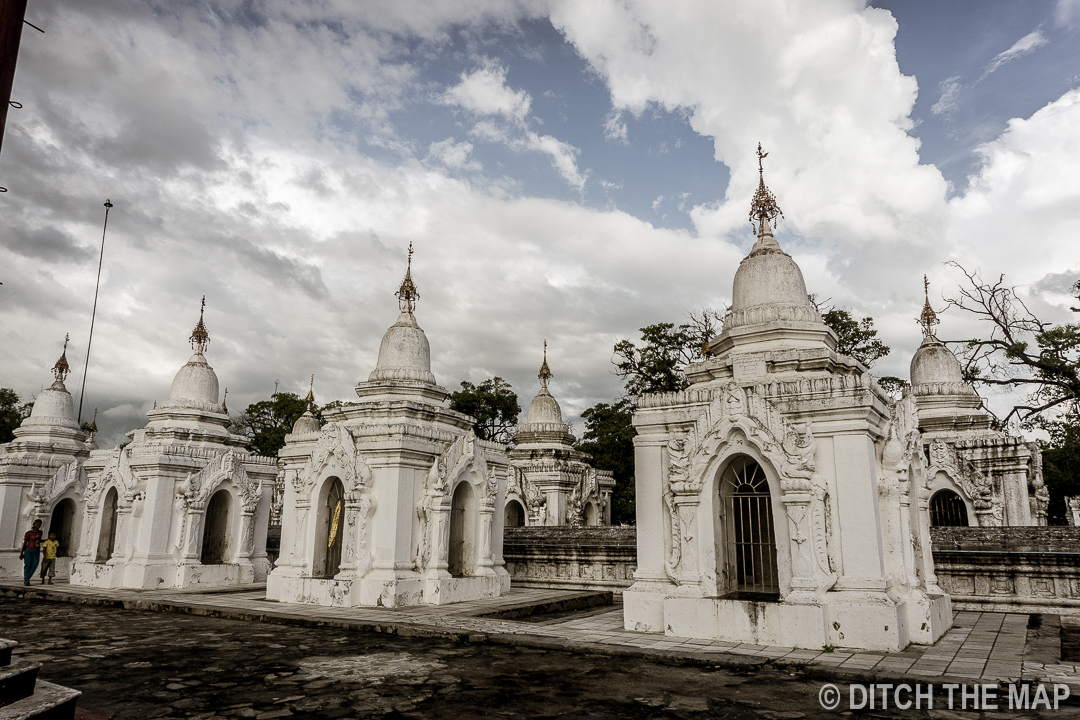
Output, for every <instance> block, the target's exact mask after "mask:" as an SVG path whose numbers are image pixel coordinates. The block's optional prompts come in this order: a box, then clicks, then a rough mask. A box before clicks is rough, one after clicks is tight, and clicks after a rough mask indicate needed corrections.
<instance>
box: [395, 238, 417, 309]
mask: <svg viewBox="0 0 1080 720" xmlns="http://www.w3.org/2000/svg"><path fill="white" fill-rule="evenodd" d="M412 254H413V249H412V243H411V242H410V243H409V265H408V267H407V268H406V269H405V279H404V280H402V281H401V287H400V288H398V291H397V292H396V293H394V295H395V296H397V299H398V306H399V307H400V308H401V312H410V313H411V312H412V311H413V310H415V309H416V301H417V300H419V299H420V293H419V292H417V291H416V283H414V282H413V279H412Z"/></svg>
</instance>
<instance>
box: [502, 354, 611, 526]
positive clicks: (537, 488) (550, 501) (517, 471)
mask: <svg viewBox="0 0 1080 720" xmlns="http://www.w3.org/2000/svg"><path fill="white" fill-rule="evenodd" d="M538 377H539V378H540V392H538V393H537V394H536V397H534V398H533V400H532V402H531V403H529V412H528V415H526V419H525V424H524V425H522V426H520V427H519V428H518V431H517V433H516V434H515V435H514V447H513V449H512V450H510V464H511V465H512V466H513V469H514V472H513V473H512V474H511V476H510V479H509V481H508V485H507V489H506V507H505V524H506V527H523V526H526V525H529V526H536V525H547V526H553V525H568V526H571V527H581V526H596V525H610V524H611V494H612V491H613V490H614V489H615V478H614V477H613V476H612V474H611V472H610V471H608V470H597V469H595V468H594V467H593V466H592V465H591V464H590V461H591V460H592V457H591V456H590V455H589V454H588V453H583V452H581V451H580V450H577V449H576V448H574V436H573V435H571V434H570V427H569V426H568V425H566V424H565V423H564V422H563V418H562V408H560V407H559V403H558V401H556V400H555V398H554V397H553V396H552V395H551V392H550V391H549V390H548V382H549V381H550V380H551V378H552V373H551V368H550V367H548V362H547V341H546V340H545V341H544V361H543V364H542V365H541V366H540V373H539V375H538Z"/></svg>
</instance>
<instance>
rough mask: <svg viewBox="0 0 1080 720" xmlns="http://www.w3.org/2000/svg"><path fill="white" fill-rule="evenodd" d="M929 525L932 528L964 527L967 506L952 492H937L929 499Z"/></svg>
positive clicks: (966, 522) (966, 517) (966, 520)
mask: <svg viewBox="0 0 1080 720" xmlns="http://www.w3.org/2000/svg"><path fill="white" fill-rule="evenodd" d="M930 524H931V525H933V526H934V527H962V526H966V525H967V524H968V516H967V506H966V505H964V501H963V500H962V499H961V498H960V496H959V495H957V494H956V493H954V492H953V491H952V490H939V491H938V492H936V493H934V497H932V498H930Z"/></svg>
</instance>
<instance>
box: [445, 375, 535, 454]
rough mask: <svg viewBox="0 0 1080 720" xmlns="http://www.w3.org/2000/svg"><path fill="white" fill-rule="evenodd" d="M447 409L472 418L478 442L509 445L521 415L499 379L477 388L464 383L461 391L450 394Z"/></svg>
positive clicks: (514, 396) (507, 387)
mask: <svg viewBox="0 0 1080 720" xmlns="http://www.w3.org/2000/svg"><path fill="white" fill-rule="evenodd" d="M450 409H451V410H457V411H458V412H460V413H465V414H466V415H471V416H472V417H473V419H474V420H475V421H476V422H475V424H474V425H473V430H474V431H475V432H476V436H477V437H478V438H480V439H481V440H492V441H494V442H499V443H509V442H510V440H511V439H512V438H513V436H514V430H515V428H516V427H517V421H518V415H519V414H520V413H521V405H519V404H518V397H517V393H515V392H514V389H513V388H512V387H511V386H510V383H508V382H506V381H505V380H503V379H502V378H501V377H494V378H490V379H488V380H484V381H483V382H482V383H480V384H479V385H473V384H472V383H471V382H469V381H467V380H466V381H463V382H462V383H461V389H460V390H458V391H457V392H454V393H451V394H450Z"/></svg>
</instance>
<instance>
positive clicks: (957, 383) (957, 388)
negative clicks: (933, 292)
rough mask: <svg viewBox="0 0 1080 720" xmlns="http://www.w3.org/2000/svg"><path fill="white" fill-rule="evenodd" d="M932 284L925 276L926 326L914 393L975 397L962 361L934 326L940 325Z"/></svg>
mask: <svg viewBox="0 0 1080 720" xmlns="http://www.w3.org/2000/svg"><path fill="white" fill-rule="evenodd" d="M929 286H930V282H929V280H927V279H926V276H925V275H924V276H923V294H924V297H925V301H924V303H923V309H922V313H921V314H920V315H919V318H918V323H919V325H921V326H922V331H923V341H922V344H921V345H919V349H918V350H916V351H915V355H914V356H912V358H911V391H912V392H913V393H914V394H915V395H971V394H974V392H975V391H974V390H973V389H972V388H971V386H970V385H968V384H967V383H966V382H964V373H963V370H962V369H961V367H960V361H959V360H957V359H956V356H955V355H953V353H952V351H951V350H949V348H947V347H945V344H944V343H942V342H941V341H940V340H938V339H937V336H936V335H935V334H934V327H935V326H937V325H938V324H939V322H940V321H939V320H938V317H937V313H935V312H934V308H932V307H931V306H930V291H929Z"/></svg>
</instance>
